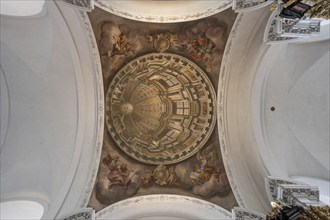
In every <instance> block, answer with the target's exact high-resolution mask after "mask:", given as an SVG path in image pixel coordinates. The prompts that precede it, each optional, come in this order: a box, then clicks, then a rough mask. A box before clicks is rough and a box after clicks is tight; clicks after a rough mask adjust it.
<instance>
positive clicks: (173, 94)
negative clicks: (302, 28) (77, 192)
mask: <svg viewBox="0 0 330 220" xmlns="http://www.w3.org/2000/svg"><path fill="white" fill-rule="evenodd" d="M89 18H90V21H91V24H92V27H93V30H94V34H95V38H96V41H97V42H98V47H99V52H100V57H101V64H102V73H103V80H104V91H105V99H106V100H105V103H106V111H105V119H106V120H105V126H104V129H105V132H104V140H103V147H102V155H101V163H100V166H99V171H98V175H97V180H96V182H95V186H94V190H93V193H92V196H91V198H90V201H89V204H88V206H90V207H93V208H94V209H95V210H96V211H99V210H101V209H103V208H105V207H106V206H109V205H111V204H113V203H115V202H118V201H121V200H123V199H127V198H130V197H134V196H141V195H150V194H177V195H185V196H192V197H196V198H200V199H204V200H207V201H209V202H213V203H215V204H217V205H219V206H222V207H224V208H225V209H228V210H230V209H231V208H232V207H233V206H235V205H237V203H236V200H235V198H234V195H233V193H232V190H231V188H230V185H229V182H228V179H227V175H226V172H225V169H224V166H223V162H222V157H221V152H220V147H219V138H218V131H217V127H216V126H215V124H216V111H215V109H216V93H215V91H216V90H217V86H218V78H219V72H220V65H221V60H222V54H223V52H224V48H225V44H226V41H227V38H228V36H229V33H230V30H231V27H232V25H233V23H234V21H235V18H236V14H235V13H234V12H233V11H232V10H231V9H228V10H226V11H223V12H221V13H219V14H216V15H214V16H211V17H208V18H204V19H201V20H196V21H191V22H183V23H175V24H157V23H145V22H138V21H133V20H128V19H125V18H122V17H118V16H115V15H112V14H110V13H108V12H105V11H103V10H101V9H99V8H95V10H93V11H92V12H90V13H89Z"/></svg>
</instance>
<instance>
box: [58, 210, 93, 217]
mask: <svg viewBox="0 0 330 220" xmlns="http://www.w3.org/2000/svg"><path fill="white" fill-rule="evenodd" d="M94 219H95V211H94V210H93V209H91V208H86V209H82V210H79V211H77V212H74V213H71V214H68V215H66V216H64V217H62V218H61V220H94Z"/></svg>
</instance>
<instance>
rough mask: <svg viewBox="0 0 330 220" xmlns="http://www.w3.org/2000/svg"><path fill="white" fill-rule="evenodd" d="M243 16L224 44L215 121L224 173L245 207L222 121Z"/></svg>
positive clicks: (239, 15) (237, 197) (239, 16)
mask: <svg viewBox="0 0 330 220" xmlns="http://www.w3.org/2000/svg"><path fill="white" fill-rule="evenodd" d="M242 18H243V13H240V14H238V16H237V18H236V21H235V23H234V25H233V28H232V30H231V32H230V35H229V37H228V41H227V44H226V48H225V51H224V56H223V58H222V63H221V69H220V75H219V86H218V92H217V93H218V94H217V102H218V103H217V107H218V108H217V117H218V118H217V121H218V132H219V140H220V148H221V154H222V158H223V161H224V165H225V169H226V173H227V176H228V180H229V183H230V186H231V188H232V190H233V193H234V195H235V198H236V200H237V203H238V204H239V206H241V207H245V205H244V202H243V199H242V196H241V193H240V191H239V190H238V189H237V185H236V184H235V181H234V177H233V173H232V170H231V167H230V164H229V162H228V157H229V155H228V151H227V140H226V134H225V133H226V131H225V129H226V128H225V121H224V105H225V103H224V96H225V94H224V93H225V81H226V77H227V75H228V73H227V72H228V71H227V69H226V67H227V65H228V63H229V59H230V52H231V49H232V46H233V42H234V41H235V38H236V32H237V29H238V27H239V25H240V23H241V21H242Z"/></svg>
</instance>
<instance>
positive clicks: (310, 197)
mask: <svg viewBox="0 0 330 220" xmlns="http://www.w3.org/2000/svg"><path fill="white" fill-rule="evenodd" d="M319 196H320V195H319V189H318V187H316V186H309V185H292V184H279V185H278V186H277V198H276V199H277V200H279V201H283V202H284V203H286V204H290V205H299V206H303V207H305V206H308V205H319Z"/></svg>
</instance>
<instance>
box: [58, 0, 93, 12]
mask: <svg viewBox="0 0 330 220" xmlns="http://www.w3.org/2000/svg"><path fill="white" fill-rule="evenodd" d="M57 1H59V2H63V3H65V4H67V5H69V6H71V7H74V8H76V9H78V10H83V11H91V10H93V9H94V1H93V0H57Z"/></svg>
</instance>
